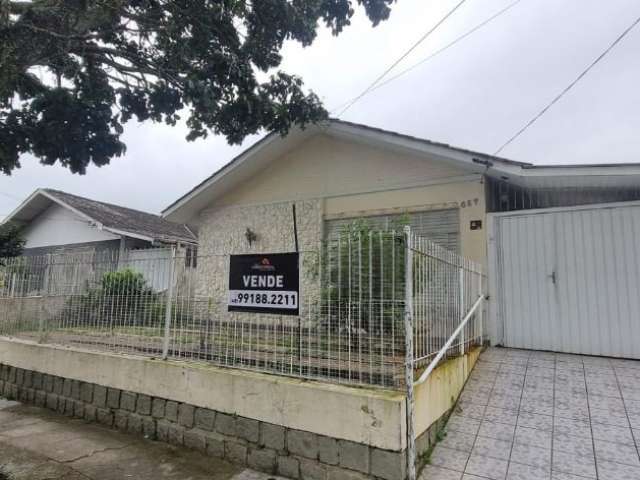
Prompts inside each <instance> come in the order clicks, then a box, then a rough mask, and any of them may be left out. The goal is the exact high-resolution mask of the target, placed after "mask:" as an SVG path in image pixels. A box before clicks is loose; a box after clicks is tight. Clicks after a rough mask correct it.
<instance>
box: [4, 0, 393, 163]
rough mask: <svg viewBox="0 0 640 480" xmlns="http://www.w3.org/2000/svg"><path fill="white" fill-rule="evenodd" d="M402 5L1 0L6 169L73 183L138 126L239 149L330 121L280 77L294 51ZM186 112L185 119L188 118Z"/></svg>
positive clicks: (298, 85) (297, 85)
mask: <svg viewBox="0 0 640 480" xmlns="http://www.w3.org/2000/svg"><path fill="white" fill-rule="evenodd" d="M394 1H395V0H253V1H248V0H174V1H170V0H31V1H14V0H0V169H1V170H2V171H3V172H4V173H5V174H10V173H11V172H12V171H13V170H14V169H15V168H19V167H20V163H19V158H20V155H21V154H24V153H32V154H33V155H35V156H36V157H38V158H39V159H40V161H41V162H42V163H43V164H46V165H52V164H55V163H56V162H60V164H62V165H63V166H65V167H68V168H70V169H71V171H72V172H75V173H81V174H82V173H84V172H85V170H86V168H87V166H88V165H89V164H91V163H94V164H95V165H98V166H100V165H105V164H107V163H109V161H110V159H111V158H113V157H115V156H119V155H122V154H123V153H124V151H125V145H124V144H123V143H122V141H121V140H120V136H121V134H122V131H123V124H124V123H125V122H127V121H128V120H130V119H131V118H136V119H137V120H139V121H146V120H152V121H155V122H165V123H167V124H169V125H174V124H175V123H176V122H177V121H178V120H179V118H180V117H179V114H180V112H181V111H186V112H187V115H188V116H187V120H186V124H187V126H188V128H189V134H188V136H187V139H188V140H194V139H196V138H200V137H206V136H207V134H208V132H209V131H213V132H214V133H216V134H221V135H224V136H225V137H226V138H227V140H228V141H229V142H230V143H236V144H237V143H240V142H241V141H242V140H243V139H244V138H245V137H246V136H247V135H249V134H252V133H256V132H258V131H259V130H261V129H266V130H268V131H276V132H280V133H281V134H285V133H286V132H287V131H288V130H289V128H290V127H291V126H292V125H294V124H297V125H300V126H303V127H304V125H305V124H307V123H310V122H318V121H320V120H322V119H324V118H325V117H326V115H327V113H326V111H325V110H324V108H323V107H322V105H321V102H320V100H319V99H318V97H317V96H316V95H315V94H314V93H305V91H304V90H303V86H302V81H301V79H300V78H298V77H296V76H293V75H289V74H286V73H284V72H282V71H279V70H277V68H278V66H279V65H280V63H281V61H282V57H281V55H280V50H281V48H282V46H283V43H284V42H285V41H286V40H293V41H297V42H300V43H301V44H302V45H305V46H307V45H310V44H311V43H312V42H313V40H314V38H315V37H316V33H317V29H318V26H319V23H320V22H324V23H325V24H326V25H327V26H328V27H329V28H331V30H332V32H333V33H334V34H335V35H337V34H339V33H340V32H341V31H342V30H343V28H344V27H346V26H347V25H349V24H350V19H351V17H352V16H353V14H354V10H355V8H356V6H361V7H363V8H364V10H365V11H366V14H367V16H368V17H369V19H370V20H371V21H372V23H373V25H374V26H375V25H377V24H378V23H379V22H380V21H382V20H385V19H386V18H388V16H389V13H390V5H391V4H392V3H393V2H394ZM183 109H184V110H183Z"/></svg>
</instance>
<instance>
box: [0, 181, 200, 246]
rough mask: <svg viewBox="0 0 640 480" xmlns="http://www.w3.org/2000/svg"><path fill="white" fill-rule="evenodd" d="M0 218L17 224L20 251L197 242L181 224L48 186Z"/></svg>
mask: <svg viewBox="0 0 640 480" xmlns="http://www.w3.org/2000/svg"><path fill="white" fill-rule="evenodd" d="M4 222H15V223H18V224H19V225H22V227H23V230H22V234H23V237H24V239H25V240H26V243H25V250H24V253H25V255H39V254H45V253H63V252H81V251H82V252H92V251H94V252H101V251H107V250H111V251H118V250H121V249H124V248H127V249H143V248H151V247H160V246H167V245H185V246H187V245H195V244H196V243H197V239H196V237H195V235H194V234H193V233H192V232H191V231H190V230H189V228H187V227H186V226H185V225H182V224H177V223H173V222H170V221H168V220H166V219H164V218H162V217H160V216H158V215H153V214H151V213H147V212H141V211H139V210H133V209H131V208H126V207H121V206H118V205H112V204H109V203H104V202H98V201H96V200H90V199H88V198H84V197H79V196H77V195H72V194H70V193H66V192H61V191H58V190H52V189H49V188H40V189H38V190H36V191H35V192H33V193H32V194H31V195H30V196H29V197H28V198H27V199H26V200H25V201H24V202H22V203H21V204H20V206H19V207H18V208H16V209H15V210H14V211H13V212H12V213H10V214H9V216H8V217H7V218H6V219H5V220H4Z"/></svg>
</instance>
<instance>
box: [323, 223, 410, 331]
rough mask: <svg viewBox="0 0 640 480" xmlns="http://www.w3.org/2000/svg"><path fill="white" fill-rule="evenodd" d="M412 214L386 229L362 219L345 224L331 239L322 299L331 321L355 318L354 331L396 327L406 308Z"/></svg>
mask: <svg viewBox="0 0 640 480" xmlns="http://www.w3.org/2000/svg"><path fill="white" fill-rule="evenodd" d="M408 221H409V219H408V217H406V216H403V217H401V218H400V219H398V220H397V221H395V222H394V223H393V224H392V225H390V228H389V229H388V230H386V231H381V230H380V228H379V227H377V226H375V225H373V224H371V223H370V222H369V221H368V220H367V219H366V218H360V219H357V220H354V221H353V222H351V223H349V224H347V225H345V226H343V227H342V229H341V230H340V232H339V233H338V234H337V235H336V236H335V237H332V238H330V239H328V241H327V242H326V245H325V247H324V252H323V254H322V256H323V258H324V259H325V260H324V264H325V265H323V268H324V269H325V272H324V274H323V275H324V278H323V284H322V302H323V304H324V305H328V306H329V312H328V313H329V322H330V323H331V324H333V325H341V324H342V323H343V322H344V319H354V320H353V325H351V326H350V327H349V328H351V329H352V330H355V329H362V330H366V331H368V332H369V333H373V332H379V331H380V330H384V331H390V330H391V329H393V328H395V325H394V324H397V321H398V319H399V318H401V315H402V312H403V303H402V302H403V300H404V288H405V281H404V279H405V254H406V252H405V246H404V237H403V234H402V232H403V228H404V226H405V225H407V224H408Z"/></svg>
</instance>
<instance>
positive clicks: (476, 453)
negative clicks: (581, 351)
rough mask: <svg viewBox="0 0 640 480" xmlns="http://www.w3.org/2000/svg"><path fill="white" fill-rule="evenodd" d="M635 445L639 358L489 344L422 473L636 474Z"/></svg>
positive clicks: (449, 478) (639, 424)
mask: <svg viewBox="0 0 640 480" xmlns="http://www.w3.org/2000/svg"><path fill="white" fill-rule="evenodd" d="M634 436H635V441H634ZM639 445H640V361H630V360H615V359H608V358H596V357H585V356H578V355H565V354H554V353H548V352H535V351H526V350H512V349H502V348H491V349H488V350H487V351H485V352H484V353H483V354H482V356H481V357H480V360H479V361H478V363H477V365H476V367H475V369H474V371H473V372H472V374H471V377H470V378H469V381H468V382H467V385H466V387H465V389H464V391H463V393H462V396H461V398H460V402H459V405H458V408H457V409H456V411H455V412H454V414H453V415H452V416H451V418H450V420H449V423H448V425H447V435H446V437H445V438H444V440H443V441H442V442H440V443H439V444H438V445H437V446H436V448H435V449H434V451H433V454H432V456H431V465H428V466H427V467H426V468H425V469H424V470H423V473H422V475H421V477H420V480H461V479H462V480H481V479H487V478H489V479H496V480H498V479H499V480H503V479H505V478H506V479H509V480H516V479H517V480H520V479H522V480H530V479H531V480H533V479H536V480H537V479H545V480H550V479H552V480H585V479H586V478H591V479H600V480H626V479H634V480H640V457H639V456H638V446H639Z"/></svg>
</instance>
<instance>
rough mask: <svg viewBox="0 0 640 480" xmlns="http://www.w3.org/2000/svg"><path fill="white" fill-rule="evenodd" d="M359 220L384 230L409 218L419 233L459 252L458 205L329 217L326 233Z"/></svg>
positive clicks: (396, 225)
mask: <svg viewBox="0 0 640 480" xmlns="http://www.w3.org/2000/svg"><path fill="white" fill-rule="evenodd" d="M360 219H361V220H364V221H366V222H367V224H368V225H369V226H370V227H371V228H373V229H375V230H385V231H386V230H393V229H394V228H402V225H404V224H405V223H404V222H405V221H406V220H408V221H409V225H411V229H412V231H413V232H414V233H415V234H416V235H419V236H421V237H426V238H428V239H430V240H432V241H434V242H435V243H437V244H438V245H440V246H442V247H444V248H446V249H448V250H451V251H453V252H459V251H460V217H459V211H458V209H457V208H448V209H445V210H428V211H423V212H413V213H404V214H403V213H399V214H392V215H372V216H362V217H353V218H341V219H335V220H327V221H325V234H326V235H327V236H331V235H335V234H338V233H340V231H341V230H342V229H343V228H344V227H346V226H347V225H349V224H351V223H352V222H354V221H355V220H360Z"/></svg>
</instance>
